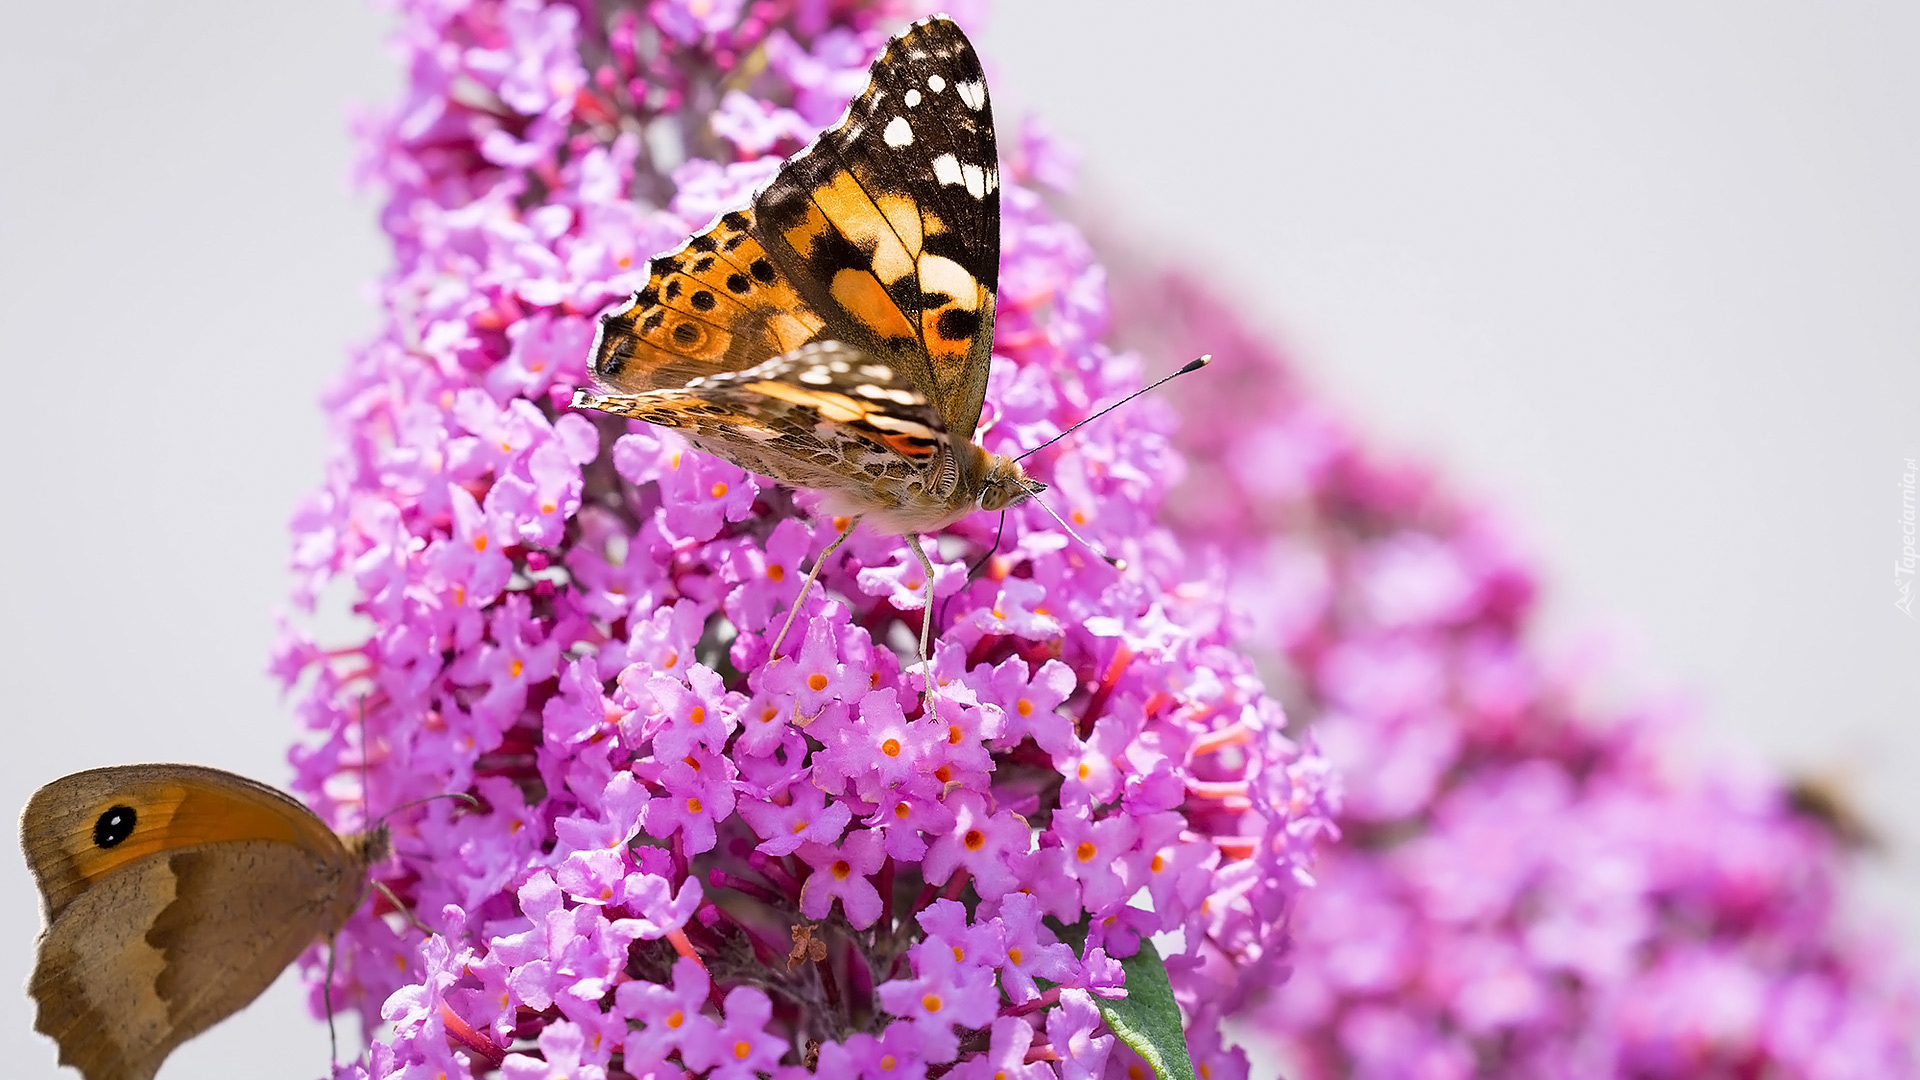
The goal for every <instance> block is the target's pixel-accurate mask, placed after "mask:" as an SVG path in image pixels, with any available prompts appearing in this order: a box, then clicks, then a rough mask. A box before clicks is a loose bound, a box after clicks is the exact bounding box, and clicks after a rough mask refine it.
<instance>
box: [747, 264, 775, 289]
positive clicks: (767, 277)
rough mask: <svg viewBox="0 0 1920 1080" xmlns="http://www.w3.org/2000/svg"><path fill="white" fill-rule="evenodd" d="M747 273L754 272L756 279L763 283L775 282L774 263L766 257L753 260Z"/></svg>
mask: <svg viewBox="0 0 1920 1080" xmlns="http://www.w3.org/2000/svg"><path fill="white" fill-rule="evenodd" d="M747 273H749V274H752V275H753V276H754V279H755V280H757V281H759V282H760V283H761V284H762V285H771V284H773V281H774V278H775V276H776V275H775V274H774V272H773V264H772V263H770V262H768V261H767V260H765V259H755V260H753V262H752V264H750V265H749V266H748V267H747Z"/></svg>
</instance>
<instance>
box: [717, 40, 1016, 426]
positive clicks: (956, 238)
mask: <svg viewBox="0 0 1920 1080" xmlns="http://www.w3.org/2000/svg"><path fill="white" fill-rule="evenodd" d="M999 186H1000V185H999V158H998V155H997V151H996V149H995V144H994V135H993V117H992V110H991V107H990V104H989V102H988V100H987V89H986V78H985V74H984V72H983V70H982V69H981V66H980V60H979V57H978V56H977V55H975V53H974V51H973V47H972V45H971V44H969V43H968V41H967V38H966V35H965V34H963V33H961V31H960V28H959V27H958V26H956V25H954V23H953V22H952V21H951V20H948V19H944V18H933V19H928V20H925V21H923V22H920V23H917V24H915V25H914V26H913V27H911V28H910V29H908V30H907V31H906V32H904V33H902V34H901V35H900V36H899V37H896V38H895V39H893V41H892V42H890V43H889V44H888V46H887V48H886V50H885V51H884V52H882V53H881V54H880V56H879V57H878V58H877V59H876V60H875V61H874V63H873V69H872V75H871V78H870V80H869V82H868V84H867V88H866V90H865V91H864V92H863V93H862V94H861V95H860V96H859V97H858V98H855V99H854V100H853V102H852V103H851V104H850V105H849V106H848V108H847V115H846V117H845V118H844V119H843V120H842V121H841V122H840V123H839V124H838V125H836V126H835V127H833V128H832V129H830V130H829V131H827V132H826V133H825V134H823V135H821V136H820V138H819V139H818V140H817V141H816V142H815V143H814V144H813V145H812V146H811V147H809V148H808V149H807V150H805V151H803V152H801V153H800V154H799V155H797V156H795V157H794V158H793V159H792V160H791V161H789V162H787V164H786V165H784V166H783V167H782V168H781V170H780V172H779V174H778V175H777V176H776V177H775V178H774V181H773V182H772V184H770V185H769V186H768V187H767V188H766V190H764V191H762V192H761V193H760V194H759V195H758V196H757V197H756V198H755V200H754V210H755V212H756V215H757V217H756V221H755V231H756V233H757V234H758V236H759V237H760V240H761V243H762V245H763V246H764V248H765V249H766V251H767V253H768V255H769V256H770V257H771V259H772V261H773V263H774V264H775V266H776V267H777V268H779V269H780V270H781V272H782V273H781V276H782V277H783V278H785V279H787V280H791V281H793V282H794V283H795V287H796V288H797V289H798V291H799V292H800V294H801V296H802V298H803V299H804V300H805V301H806V302H807V304H808V306H809V307H811V308H812V309H813V310H816V311H818V312H820V313H821V315H822V316H823V317H824V318H825V320H826V326H825V328H824V330H822V332H821V334H820V336H821V337H822V338H828V339H834V340H841V341H846V342H848V343H849V344H852V345H855V346H857V347H859V348H860V349H861V350H863V351H865V352H867V353H869V354H871V355H873V356H874V357H877V358H880V359H881V360H883V361H884V362H885V363H888V364H891V365H897V366H898V367H900V368H901V369H903V370H904V371H905V373H906V375H907V376H908V378H909V379H911V380H912V381H913V382H915V383H916V384H918V385H919V386H921V387H922V388H923V389H924V390H925V392H926V394H927V397H928V399H929V400H930V401H931V403H932V405H933V407H934V408H935V410H936V411H937V412H938V413H939V414H940V417H941V419H942V420H943V422H944V426H945V430H946V432H947V433H948V435H949V436H950V437H952V438H953V439H955V440H959V441H970V440H971V439H972V438H973V432H974V428H975V427H976V426H977V424H978V422H979V418H980V406H981V403H982V401H983V400H984V399H985V397H986V386H987V370H988V363H989V360H990V358H991V355H992V347H993V308H994V297H995V290H996V288H997V286H998V281H999V267H1000V191H999Z"/></svg>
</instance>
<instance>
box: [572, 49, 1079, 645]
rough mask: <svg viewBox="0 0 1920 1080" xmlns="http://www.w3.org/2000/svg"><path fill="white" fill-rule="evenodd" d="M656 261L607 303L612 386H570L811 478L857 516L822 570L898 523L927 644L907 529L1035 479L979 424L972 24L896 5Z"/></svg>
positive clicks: (988, 221)
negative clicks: (844, 92)
mask: <svg viewBox="0 0 1920 1080" xmlns="http://www.w3.org/2000/svg"><path fill="white" fill-rule="evenodd" d="M648 269H649V274H648V278H647V285H646V287H645V288H643V289H641V290H640V291H639V292H637V293H635V294H634V295H633V298H632V299H631V300H629V301H628V302H627V303H626V304H624V305H622V306H621V307H620V308H618V309H617V310H615V311H612V312H609V313H608V314H606V315H603V316H602V317H601V319H600V332H599V335H598V337H597V338H596V339H595V341H594V346H593V358H592V361H591V366H590V368H589V371H590V373H591V374H592V377H593V381H594V383H595V384H596V385H597V386H598V387H599V388H601V389H602V390H603V391H605V392H604V393H600V394H595V393H591V392H589V391H587V390H580V391H577V392H576V393H575V395H574V399H573V404H574V406H575V407H581V406H585V407H588V408H594V409H601V410H604V411H606V412H611V413H618V414H621V415H624V416H632V417H637V418H639V419H641V420H645V421H647V422H648V423H651V424H658V425H661V426H662V427H671V428H677V429H679V430H680V431H681V432H682V433H683V434H684V435H685V436H686V438H687V440H688V441H689V442H691V443H692V444H693V445H694V446H697V447H699V448H700V449H702V450H705V451H707V452H708V453H712V454H717V455H719V456H720V457H723V458H725V459H727V460H728V461H731V462H733V463H735V464H737V465H739V466H741V467H742V468H745V469H747V470H749V471H752V472H756V473H760V474H763V475H765V476H770V477H772V478H774V479H775V480H779V481H781V482H783V483H787V484H792V485H794V486H796V487H805V488H813V489H816V490H818V491H821V492H823V493H825V495H826V496H827V506H828V507H829V509H830V510H831V511H832V512H833V513H834V514H836V515H844V516H847V517H849V518H851V519H852V521H851V523H850V524H848V525H847V527H846V529H845V530H843V531H842V532H841V534H840V535H839V537H838V538H836V539H835V540H834V541H833V543H832V544H831V545H829V546H828V548H827V549H826V551H824V552H822V553H821V555H820V559H819V560H817V561H816V562H815V564H814V569H815V572H816V573H817V572H818V569H819V567H820V565H821V564H822V563H824V562H825V560H826V558H827V556H828V555H831V554H832V553H833V550H834V549H835V548H837V547H839V546H840V544H841V543H842V542H844V541H845V540H846V538H847V536H848V535H849V534H851V533H852V531H853V529H854V528H855V526H857V525H858V524H859V523H860V522H862V521H865V522H868V523H869V524H870V525H873V526H875V527H877V528H880V529H883V530H885V531H887V532H889V533H898V534H901V535H903V536H904V537H905V538H906V541H907V545H908V546H909V547H910V548H912V549H913V553H914V555H916V556H918V557H919V559H920V564H921V566H922V567H923V568H924V569H925V570H926V573H927V607H926V612H925V614H924V615H923V616H922V619H921V627H920V657H921V659H922V660H925V659H926V658H927V656H928V645H929V637H930V635H931V633H932V628H933V577H934V574H933V564H932V562H931V561H929V560H928V558H927V554H926V552H925V551H923V550H922V549H921V547H920V540H919V534H920V533H923V532H930V531H933V530H936V529H939V528H942V527H944V526H946V525H949V524H951V523H953V522H954V521H957V520H959V519H960V518H962V517H964V516H966V515H967V514H969V513H971V512H972V511H974V510H976V509H982V510H1000V509H1003V508H1005V507H1009V506H1013V505H1015V504H1016V503H1019V502H1021V501H1023V500H1025V499H1027V498H1028V497H1030V496H1032V495H1035V494H1038V493H1039V492H1041V491H1044V490H1045V489H1046V485H1044V484H1041V483H1039V482H1038V481H1036V480H1033V479H1031V478H1029V477H1028V476H1027V475H1026V472H1025V471H1024V470H1022V469H1021V467H1020V466H1019V464H1018V463H1016V462H1015V461H1013V460H1012V459H1011V458H1008V457H1006V456H1004V455H1001V454H990V453H988V452H987V451H986V450H985V449H983V448H981V446H980V445H979V444H978V443H976V442H974V441H973V435H974V428H975V426H976V425H977V424H978V423H979V420H980V406H981V403H982V401H983V400H984V399H985V397H986V392H987V365H988V361H989V359H990V358H991V356H992V352H993V313H994V295H995V289H996V288H997V285H998V280H999V272H1000V181H999V159H998V157H997V155H996V152H995V149H994V135H993V113H992V110H991V109H990V108H989V106H988V102H987V84H986V77H985V73H984V72H983V71H982V70H981V67H980V60H979V57H977V56H976V55H975V54H974V51H973V46H972V45H971V44H970V43H969V42H968V41H967V38H966V35H965V34H962V33H961V32H960V28H959V27H958V26H956V25H954V23H953V21H952V20H951V19H948V18H946V17H945V16H934V17H933V18H929V19H925V20H923V21H921V22H918V23H915V24H914V25H913V26H911V27H908V28H907V29H906V30H905V31H903V32H902V33H901V34H900V35H899V36H897V37H895V38H894V39H893V40H892V41H890V42H889V43H888V44H887V47H886V49H885V50H884V51H882V52H881V54H880V56H879V57H878V58H877V59H875V60H874V62H873V69H872V72H871V76H870V78H869V80H868V83H867V88H866V89H865V90H864V91H862V92H861V94H860V96H859V97H856V98H855V99H853V101H852V102H850V103H849V104H848V106H847V112H846V115H845V116H843V117H842V118H841V120H840V122H839V123H838V124H835V125H834V126H833V127H832V128H830V129H829V130H827V131H826V132H825V133H823V134H822V135H821V136H820V137H819V138H818V139H816V140H814V142H813V144H812V145H810V146H808V147H807V148H805V149H803V150H801V151H800V152H799V153H798V154H795V155H794V156H793V157H792V158H791V159H789V160H788V161H787V162H786V163H785V164H783V165H782V166H781V167H780V171H779V173H778V174H777V175H776V176H775V177H774V179H773V181H772V182H771V183H770V184H768V185H767V187H766V188H764V189H763V190H761V191H759V192H758V193H756V194H755V195H754V196H753V197H752V198H751V199H750V200H749V201H748V203H747V205H745V206H742V207H740V208H738V209H736V210H732V211H729V212H727V213H725V214H722V215H720V217H719V218H718V219H717V220H715V221H714V222H713V223H712V224H711V225H709V226H708V227H707V228H706V229H705V230H703V231H701V232H700V233H698V234H696V235H694V236H692V237H690V238H689V239H688V240H687V242H686V243H684V244H682V245H680V246H679V247H678V248H675V249H674V250H672V251H669V252H667V253H666V254H663V255H659V256H656V257H655V258H654V259H653V261H652V263H651V264H650V265H649V267H648ZM811 584H812V578H811V577H809V578H808V585H809V586H810V585H811ZM804 596H805V589H804V588H803V590H802V597H803V598H804ZM798 609H799V600H797V599H796V601H795V603H794V609H793V610H794V611H797V610H798ZM792 621H793V614H792V612H791V611H790V612H789V613H788V618H787V626H783V627H782V628H781V631H780V635H781V636H780V638H776V639H775V640H774V644H773V650H774V653H775V655H777V654H778V650H779V647H780V641H781V639H782V638H784V637H785V635H786V632H787V628H788V627H790V626H791V625H792Z"/></svg>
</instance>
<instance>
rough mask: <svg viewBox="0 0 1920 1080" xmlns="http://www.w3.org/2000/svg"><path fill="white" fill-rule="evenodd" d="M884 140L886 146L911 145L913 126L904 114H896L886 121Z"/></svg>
mask: <svg viewBox="0 0 1920 1080" xmlns="http://www.w3.org/2000/svg"><path fill="white" fill-rule="evenodd" d="M885 135H886V140H887V145H888V146H911V145H913V126H912V125H911V124H908V123H907V118H906V117H904V116H896V117H894V118H893V119H891V120H889V121H887V130H886V133H885Z"/></svg>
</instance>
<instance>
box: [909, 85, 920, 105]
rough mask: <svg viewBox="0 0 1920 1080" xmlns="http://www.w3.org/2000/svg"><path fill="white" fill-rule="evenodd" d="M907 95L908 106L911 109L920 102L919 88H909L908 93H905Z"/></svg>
mask: <svg viewBox="0 0 1920 1080" xmlns="http://www.w3.org/2000/svg"><path fill="white" fill-rule="evenodd" d="M905 96H906V101H907V108H909V109H911V108H913V107H914V106H915V105H918V104H920V91H919V90H917V89H915V90H909V91H907V93H906V95H905Z"/></svg>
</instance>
